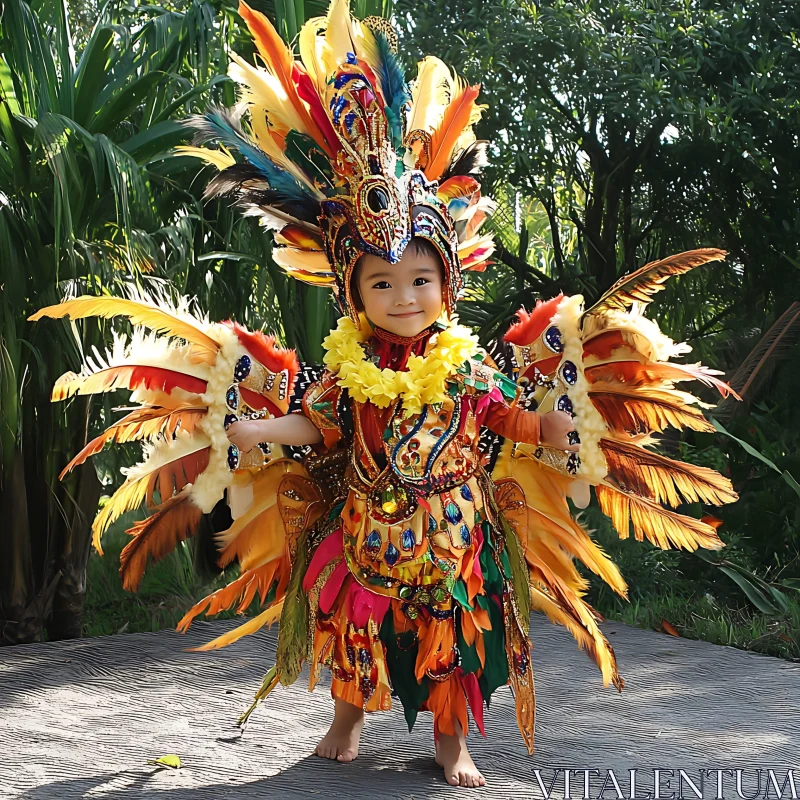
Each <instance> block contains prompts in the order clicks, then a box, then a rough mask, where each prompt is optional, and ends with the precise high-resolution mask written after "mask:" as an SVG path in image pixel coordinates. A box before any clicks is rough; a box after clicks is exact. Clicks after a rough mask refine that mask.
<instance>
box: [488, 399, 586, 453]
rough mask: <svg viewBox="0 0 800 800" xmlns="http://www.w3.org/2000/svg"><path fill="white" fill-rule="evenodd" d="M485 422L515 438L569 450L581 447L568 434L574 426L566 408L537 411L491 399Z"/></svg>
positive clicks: (517, 440) (490, 428)
mask: <svg viewBox="0 0 800 800" xmlns="http://www.w3.org/2000/svg"><path fill="white" fill-rule="evenodd" d="M484 425H486V427H487V428H489V430H491V431H493V432H494V433H498V434H500V436H503V437H504V438H506V439H511V440H512V441H514V442H521V443H524V444H543V445H547V446H548V447H555V448H557V449H559V450H567V451H569V452H572V453H577V452H578V451H579V450H580V449H581V445H580V442H577V441H570V437H569V435H568V434H569V433H570V432H571V431H574V430H575V425H574V423H573V421H572V417H571V416H570V415H569V414H567V412H566V411H550V412H549V413H547V414H537V413H536V412H535V411H526V410H525V409H522V408H519V407H518V406H508V405H506V404H505V403H493V404H492V405H491V406H490V408H489V411H488V413H487V414H486V418H485V420H484Z"/></svg>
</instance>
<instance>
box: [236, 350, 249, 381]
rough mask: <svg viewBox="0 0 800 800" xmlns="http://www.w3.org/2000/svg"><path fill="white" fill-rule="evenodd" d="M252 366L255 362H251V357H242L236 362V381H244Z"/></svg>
mask: <svg viewBox="0 0 800 800" xmlns="http://www.w3.org/2000/svg"><path fill="white" fill-rule="evenodd" d="M252 365H253V362H252V361H251V360H250V356H247V355H245V356H242V357H241V358H240V359H239V360H238V361H237V362H236V367H235V369H234V370H233V377H234V380H237V381H243V380H244V379H245V378H246V377H247V376H248V375H249V374H250V369H251V367H252Z"/></svg>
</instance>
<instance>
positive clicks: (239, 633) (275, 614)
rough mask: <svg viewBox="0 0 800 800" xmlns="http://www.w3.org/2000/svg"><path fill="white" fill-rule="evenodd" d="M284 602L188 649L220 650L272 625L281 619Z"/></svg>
mask: <svg viewBox="0 0 800 800" xmlns="http://www.w3.org/2000/svg"><path fill="white" fill-rule="evenodd" d="M283 603H284V601H283V600H281V601H280V602H279V603H275V605H273V606H270V607H269V608H268V609H267V610H266V611H262V612H261V613H260V614H259V615H258V616H257V617H253V618H252V619H249V620H248V621H247V622H245V623H244V625H239V627H238V628H234V629H233V630H232V631H228V632H227V633H223V634H222V636H218V637H217V638H216V639H213V640H212V641H210V642H207V643H206V644H204V645H200V647H188V648H187V651H188V652H190V653H198V652H201V651H204V650H219V649H220V648H222V647H227V646H228V645H229V644H233V643H234V642H238V641H239V639H241V638H242V637H243V636H249V635H250V634H251V633H255V632H256V631H259V630H261V628H263V627H264V626H265V625H270V626H271V625H272V623H273V622H275V621H276V620H278V619H279V617H280V615H281V611H282V610H283Z"/></svg>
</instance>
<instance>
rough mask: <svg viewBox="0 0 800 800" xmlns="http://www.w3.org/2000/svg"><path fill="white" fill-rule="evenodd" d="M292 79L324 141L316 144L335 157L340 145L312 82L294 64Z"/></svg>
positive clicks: (340, 147)
mask: <svg viewBox="0 0 800 800" xmlns="http://www.w3.org/2000/svg"><path fill="white" fill-rule="evenodd" d="M292 81H294V85H295V87H296V88H297V96H298V97H299V98H300V99H301V100H304V101H305V102H306V103H307V104H308V112H309V114H310V115H311V119H313V120H314V123H315V124H316V126H317V128H319V131H320V133H321V134H322V138H323V140H324V141H322V142H319V141H318V144H319V145H320V147H322V149H323V150H325V152H326V153H327V154H328V155H329V156H330V157H331V158H332V159H335V157H336V154H337V153H338V152H339V150H341V149H342V146H341V143H340V142H339V137H338V136H337V135H336V131H335V130H334V128H333V124H332V123H331V120H330V117H329V116H328V115H327V114H326V113H325V108H324V106H323V105H322V101H321V100H320V99H319V95H318V94H317V90H316V89H315V88H314V82H313V81H312V80H311V78H310V77H309V76H308V74H307V73H305V72H303V71H302V70H301V69H300V68H299V67H297V66H296V65H295V68H294V70H292Z"/></svg>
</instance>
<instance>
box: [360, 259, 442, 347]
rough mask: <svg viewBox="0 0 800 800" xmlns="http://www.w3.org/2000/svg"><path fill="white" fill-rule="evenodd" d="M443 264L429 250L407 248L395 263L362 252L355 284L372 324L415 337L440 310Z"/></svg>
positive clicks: (434, 319)
mask: <svg viewBox="0 0 800 800" xmlns="http://www.w3.org/2000/svg"><path fill="white" fill-rule="evenodd" d="M442 273H443V269H442V265H441V262H440V260H439V259H438V258H437V257H435V256H433V255H430V254H428V253H425V252H421V251H415V250H414V249H413V248H408V249H407V250H406V251H405V253H404V254H403V257H402V258H401V259H400V261H399V262H398V263H397V264H389V263H388V262H386V261H384V260H383V259H382V258H379V257H378V256H373V255H364V256H362V258H361V261H360V262H359V265H358V272H357V274H356V286H357V289H358V294H359V296H360V297H361V303H362V304H363V307H364V313H365V314H366V316H367V319H368V320H369V321H370V323H371V324H373V325H377V326H378V327H380V328H383V329H384V330H387V331H389V332H390V333H394V334H396V335H397V336H416V335H417V334H418V333H421V332H422V331H424V330H425V329H426V328H428V327H430V326H431V325H432V324H433V323H434V322H436V320H437V319H438V318H439V315H440V314H441V313H442V288H443V286H442Z"/></svg>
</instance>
